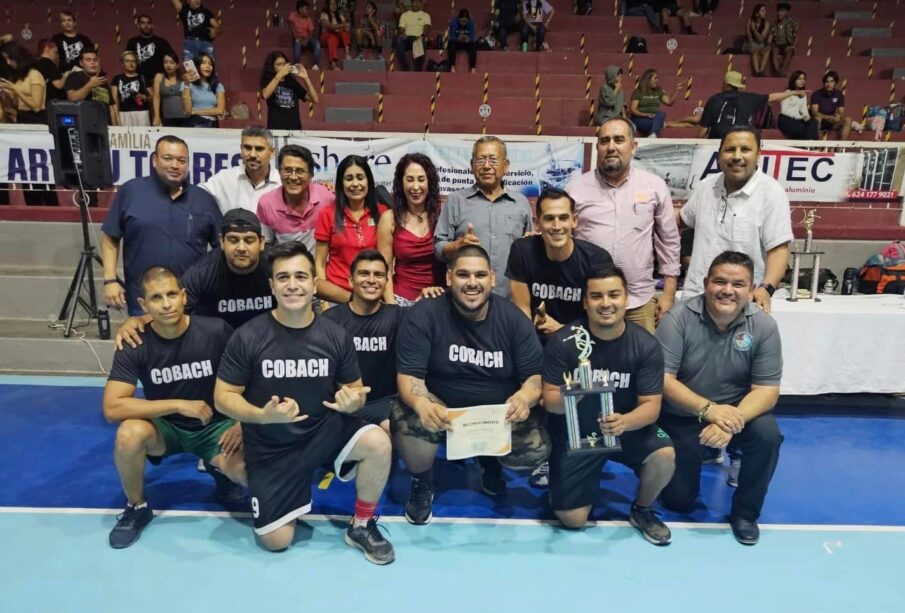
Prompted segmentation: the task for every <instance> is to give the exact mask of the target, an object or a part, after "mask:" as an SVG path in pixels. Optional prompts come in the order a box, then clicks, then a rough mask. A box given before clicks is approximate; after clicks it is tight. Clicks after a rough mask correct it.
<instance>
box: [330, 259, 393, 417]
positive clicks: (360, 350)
mask: <svg viewBox="0 0 905 613" xmlns="http://www.w3.org/2000/svg"><path fill="white" fill-rule="evenodd" d="M349 270H350V273H349V283H350V284H351V286H352V300H350V301H349V302H347V303H343V304H338V305H336V306H334V307H331V308H329V309H327V310H326V311H324V314H323V315H324V317H326V318H327V319H330V320H332V321H334V322H336V323H337V324H339V325H340V326H342V327H343V329H345V331H346V332H348V333H349V334H350V335H351V336H352V341H353V342H354V343H355V353H357V354H358V366H359V368H361V379H362V381H364V384H365V385H367V386H368V387H370V388H371V393H370V394H368V404H366V405H365V406H364V407H363V408H362V409H361V410H360V411H358V413H357V415H358V416H359V417H361V418H362V419H364V420H365V421H367V422H369V423H372V424H380V426H381V427H382V428H383V429H384V430H386V431H387V432H389V431H390V408H391V407H392V406H393V403H394V402H395V401H396V394H397V388H396V332H397V330H398V329H399V324H400V323H401V322H402V317H403V314H404V313H405V309H403V308H400V307H399V306H397V305H395V304H383V302H381V299H382V298H383V292H384V290H385V289H386V285H387V274H388V273H389V266H387V262H386V260H384V259H383V256H382V255H380V252H378V251H377V250H376V249H365V250H363V251H361V252H359V254H358V255H357V256H356V257H355V259H354V260H352V264H351V266H350V268H349Z"/></svg>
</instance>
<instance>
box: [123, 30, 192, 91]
mask: <svg viewBox="0 0 905 613" xmlns="http://www.w3.org/2000/svg"><path fill="white" fill-rule="evenodd" d="M135 23H136V25H138V31H139V32H140V35H139V36H133V37H132V38H130V39H129V42H127V43H126V49H128V50H129V51H132V52H134V53H135V55H136V56H138V74H140V75H141V76H142V77H144V79H145V83H147V84H148V86H150V85H151V84H152V83H153V82H154V77H155V75H157V73H158V72H163V56H164V55H170V56H171V57H179V56H177V55H176V53H175V52H174V51H173V47H171V46H170V43H169V42H168V41H167V39H165V38H161V37H159V36H155V35H154V22H153V21H152V20H151V18H150V17H149V16H148V15H139V16H138V17H136V19H135Z"/></svg>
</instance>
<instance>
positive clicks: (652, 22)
mask: <svg viewBox="0 0 905 613" xmlns="http://www.w3.org/2000/svg"><path fill="white" fill-rule="evenodd" d="M655 9H656V4H655V3H654V0H625V3H624V4H623V12H622V14H623V15H625V16H626V17H645V18H647V25H649V26H650V28H651V30H653V31H654V32H658V33H659V32H663V27H662V26H661V25H660V20H659V17H658V16H657V11H656V10H655Z"/></svg>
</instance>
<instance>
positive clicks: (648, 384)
mask: <svg viewBox="0 0 905 613" xmlns="http://www.w3.org/2000/svg"><path fill="white" fill-rule="evenodd" d="M574 323H575V325H576V326H579V325H580V326H583V327H584V328H585V329H586V330H588V331H589V332H590V328H589V327H588V319H587V317H583V318H582V319H580V320H578V321H576V322H574ZM573 334H575V330H573V329H572V327H571V326H566V327H565V328H563V329H562V330H557V331H556V332H555V333H554V334H553V335H552V336H551V337H550V340H549V341H548V342H547V345H546V347H545V348H544V382H545V383H550V384H553V385H562V384H563V383H565V381H564V379H563V373H571V374H572V379H573V380H575V381H577V380H578V372H577V370H578V348H577V347H576V346H575V341H574V340H573V339H568V340H566V339H567V338H568V337H570V336H572V335H573ZM591 340H592V341H593V342H594V345H593V349H592V352H591V369H592V371H591V373H592V374H591V377H592V380H593V381H594V382H595V383H599V382H600V381H601V379H602V376H603V371H605V370H608V371H610V375H609V381H610V383H612V384H613V385H614V386H615V387H616V391H615V392H614V393H613V410H615V411H616V412H617V413H623V414H625V413H630V412H631V411H633V410H635V408H636V407H637V406H638V396H653V395H656V394H661V393H663V349H661V348H660V343H659V342H658V341H657V339H656V338H654V336H653V335H652V334H650V333H648V332H647V330H645V329H644V328H642V327H640V326H638V325H635V324H633V323H632V322H630V321H627V322H625V332H624V333H623V334H622V336H620V337H619V338H617V339H616V340H612V341H605V340H601V339H599V338H597V337H595V336H594V335H593V334H592V335H591ZM578 406H579V407H580V408H581V409H582V410H580V411H579V421H580V425H581V431H582V432H589V431H596V430H599V428H598V427H597V426H596V425H595V424H596V422H597V417H598V415H599V414H600V410H599V406H600V401H599V400H598V399H597V396H587V397H585V398H584V399H582V400H581V402H580V403H579V405H578Z"/></svg>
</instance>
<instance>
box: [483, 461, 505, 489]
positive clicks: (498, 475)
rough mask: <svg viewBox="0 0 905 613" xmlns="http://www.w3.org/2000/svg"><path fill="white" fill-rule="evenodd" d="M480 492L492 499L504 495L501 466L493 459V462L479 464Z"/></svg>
mask: <svg viewBox="0 0 905 613" xmlns="http://www.w3.org/2000/svg"><path fill="white" fill-rule="evenodd" d="M481 490H482V491H483V492H484V493H485V494H487V495H488V496H493V497H494V498H501V497H503V496H505V495H506V481H505V480H504V479H503V465H502V464H500V463H499V462H498V461H497V460H496V458H493V461H490V462H483V463H482V464H481Z"/></svg>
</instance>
